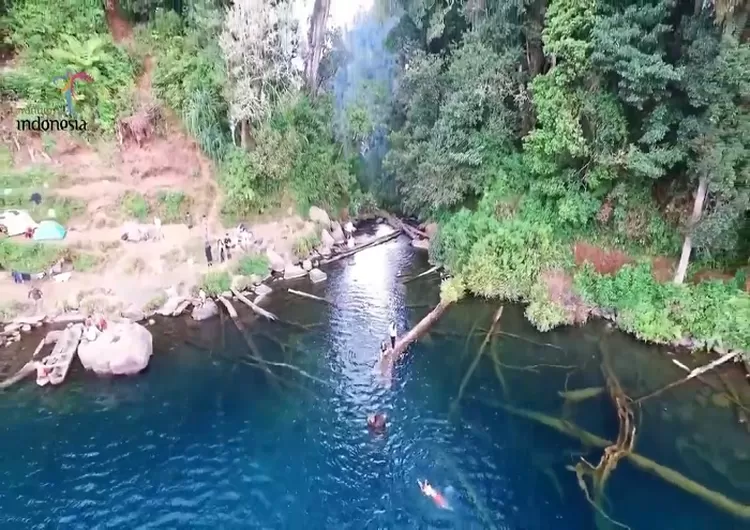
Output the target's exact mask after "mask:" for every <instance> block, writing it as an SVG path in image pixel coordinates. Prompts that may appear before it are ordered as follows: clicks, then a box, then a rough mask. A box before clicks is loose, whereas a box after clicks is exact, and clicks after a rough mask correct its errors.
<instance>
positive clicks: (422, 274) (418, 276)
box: [403, 265, 440, 284]
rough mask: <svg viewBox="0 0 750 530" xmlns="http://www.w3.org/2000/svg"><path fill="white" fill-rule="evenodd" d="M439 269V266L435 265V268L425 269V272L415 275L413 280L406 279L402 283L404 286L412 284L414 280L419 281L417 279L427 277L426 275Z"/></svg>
mask: <svg viewBox="0 0 750 530" xmlns="http://www.w3.org/2000/svg"><path fill="white" fill-rule="evenodd" d="M439 268H440V266H439V265H435V266H434V267H432V268H431V269H427V270H426V271H424V272H422V273H420V274H417V275H416V276H414V277H413V278H408V279H406V280H404V281H403V283H404V284H407V283H409V282H413V281H414V280H416V279H419V278H421V277H423V276H427V275H428V274H432V273H433V272H435V271H437V270H438V269H439Z"/></svg>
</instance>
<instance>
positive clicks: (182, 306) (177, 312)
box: [172, 300, 193, 317]
mask: <svg viewBox="0 0 750 530" xmlns="http://www.w3.org/2000/svg"><path fill="white" fill-rule="evenodd" d="M192 303H193V302H192V301H190V300H183V302H182V303H181V304H180V305H178V306H177V309H175V310H174V313H172V316H173V317H178V316H180V315H181V314H183V313H184V312H185V310H186V309H187V308H188V306H189V305H190V304H192Z"/></svg>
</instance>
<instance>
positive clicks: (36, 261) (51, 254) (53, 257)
mask: <svg viewBox="0 0 750 530" xmlns="http://www.w3.org/2000/svg"><path fill="white" fill-rule="evenodd" d="M65 253H66V249H65V248H64V247H61V246H58V245H45V244H44V243H28V244H26V243H16V242H15V241H11V240H9V239H0V269H4V270H8V271H10V270H16V271H19V272H29V273H32V274H34V273H38V272H42V271H46V270H47V269H48V268H49V267H51V266H52V265H53V264H54V263H55V262H56V261H57V260H58V259H60V258H61V257H62V256H63V255H64V254H65Z"/></svg>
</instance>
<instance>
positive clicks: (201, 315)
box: [190, 298, 219, 321]
mask: <svg viewBox="0 0 750 530" xmlns="http://www.w3.org/2000/svg"><path fill="white" fill-rule="evenodd" d="M218 314H219V308H218V307H217V306H216V302H214V301H213V300H211V299H210V298H208V299H207V300H206V303H205V304H201V305H199V306H195V307H194V308H193V312H192V314H191V315H190V316H191V317H192V318H193V320H197V321H201V320H206V319H209V318H211V317H214V316H216V315H218Z"/></svg>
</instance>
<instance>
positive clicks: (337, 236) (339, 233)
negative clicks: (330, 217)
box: [331, 221, 346, 243]
mask: <svg viewBox="0 0 750 530" xmlns="http://www.w3.org/2000/svg"><path fill="white" fill-rule="evenodd" d="M331 236H332V237H333V240H334V241H335V242H336V243H343V242H344V241H345V240H346V238H345V237H344V231H343V230H342V229H341V225H340V224H339V223H337V222H335V221H334V222H333V223H331Z"/></svg>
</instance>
